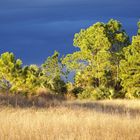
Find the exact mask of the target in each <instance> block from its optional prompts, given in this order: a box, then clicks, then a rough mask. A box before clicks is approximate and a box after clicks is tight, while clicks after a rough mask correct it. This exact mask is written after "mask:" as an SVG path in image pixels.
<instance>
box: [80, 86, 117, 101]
mask: <svg viewBox="0 0 140 140" xmlns="http://www.w3.org/2000/svg"><path fill="white" fill-rule="evenodd" d="M114 94H115V92H114V89H112V88H106V87H100V88H99V87H97V88H94V87H87V88H86V89H85V90H84V91H83V92H82V93H80V94H79V95H78V97H79V98H80V99H91V100H101V99H112V98H113V97H114Z"/></svg>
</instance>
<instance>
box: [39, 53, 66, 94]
mask: <svg viewBox="0 0 140 140" xmlns="http://www.w3.org/2000/svg"><path fill="white" fill-rule="evenodd" d="M42 72H43V76H44V77H45V79H44V86H46V87H47V88H50V89H51V90H52V91H55V92H56V93H65V92H66V85H65V82H64V81H63V80H62V76H63V66H62V64H61V61H60V59H59V53H58V52H56V51H55V52H54V54H53V55H52V56H51V57H48V58H47V60H46V61H45V63H44V64H42Z"/></svg>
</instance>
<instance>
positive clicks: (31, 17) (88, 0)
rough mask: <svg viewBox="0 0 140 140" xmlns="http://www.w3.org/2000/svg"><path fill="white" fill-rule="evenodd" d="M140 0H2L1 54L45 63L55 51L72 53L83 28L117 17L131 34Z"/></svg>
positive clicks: (137, 18)
mask: <svg viewBox="0 0 140 140" xmlns="http://www.w3.org/2000/svg"><path fill="white" fill-rule="evenodd" d="M139 7H140V1H139V0H133V1H132V0H115V1H113V0H0V53H3V52H5V51H12V52H14V53H15V55H16V56H17V57H19V58H21V59H22V60H23V62H24V64H31V63H36V64H41V63H42V62H43V61H44V60H45V59H46V57H48V56H49V55H52V54H53V52H54V50H57V51H59V52H60V53H61V55H62V54H67V53H72V52H73V51H74V50H76V48H74V47H73V45H72V44H73V36H74V34H75V33H76V32H79V31H80V29H81V28H87V27H88V26H90V25H92V24H93V23H95V22H97V21H102V22H107V21H108V20H109V19H110V18H114V19H117V20H119V21H120V22H122V23H123V25H124V28H125V29H126V31H127V32H128V34H129V35H130V36H132V35H135V34H136V30H137V26H136V23H137V21H138V20H139V18H140V8H139Z"/></svg>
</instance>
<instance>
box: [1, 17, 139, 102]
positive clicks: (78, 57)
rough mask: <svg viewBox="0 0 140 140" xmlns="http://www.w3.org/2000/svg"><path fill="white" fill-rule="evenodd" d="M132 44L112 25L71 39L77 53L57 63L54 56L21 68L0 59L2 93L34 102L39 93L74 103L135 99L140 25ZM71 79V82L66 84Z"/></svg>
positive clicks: (117, 25) (120, 28) (8, 58)
mask: <svg viewBox="0 0 140 140" xmlns="http://www.w3.org/2000/svg"><path fill="white" fill-rule="evenodd" d="M137 25H138V31H137V34H136V35H135V36H133V37H132V39H131V38H130V37H129V36H128V34H127V33H126V31H125V30H124V28H123V26H122V24H121V23H120V22H119V21H117V20H114V19H111V20H109V21H108V22H107V23H103V22H97V23H95V24H93V25H92V26H90V27H88V28H87V29H81V31H80V32H79V33H76V34H75V36H74V40H73V45H74V46H75V47H78V48H79V50H78V51H76V52H73V53H72V54H67V55H66V56H63V57H62V58H60V56H59V53H58V52H56V51H55V52H54V54H53V55H52V56H50V57H48V58H47V59H46V61H45V62H44V63H43V64H42V65H40V66H37V65H28V66H23V65H22V61H21V60H20V59H16V58H15V56H14V54H13V53H10V52H6V53H3V54H1V56H0V90H1V92H2V93H8V94H21V95H24V96H36V95H38V94H40V92H38V91H39V90H40V89H45V90H49V91H50V92H51V93H52V94H58V96H59V95H64V96H65V95H71V96H74V97H77V98H79V99H94V100H100V99H113V98H128V99H132V98H140V22H138V24H137ZM70 73H73V74H74V76H73V79H74V82H71V81H70V80H68V77H69V74H70Z"/></svg>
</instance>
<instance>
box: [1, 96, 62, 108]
mask: <svg viewBox="0 0 140 140" xmlns="http://www.w3.org/2000/svg"><path fill="white" fill-rule="evenodd" d="M64 100H65V98H64V97H63V96H58V95H53V94H41V95H39V96H34V97H30V98H29V97H25V96H21V95H6V94H0V106H2V107H3V106H6V107H7V106H9V107H20V108H29V107H37V108H45V107H55V106H58V105H60V104H61V102H62V101H64Z"/></svg>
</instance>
